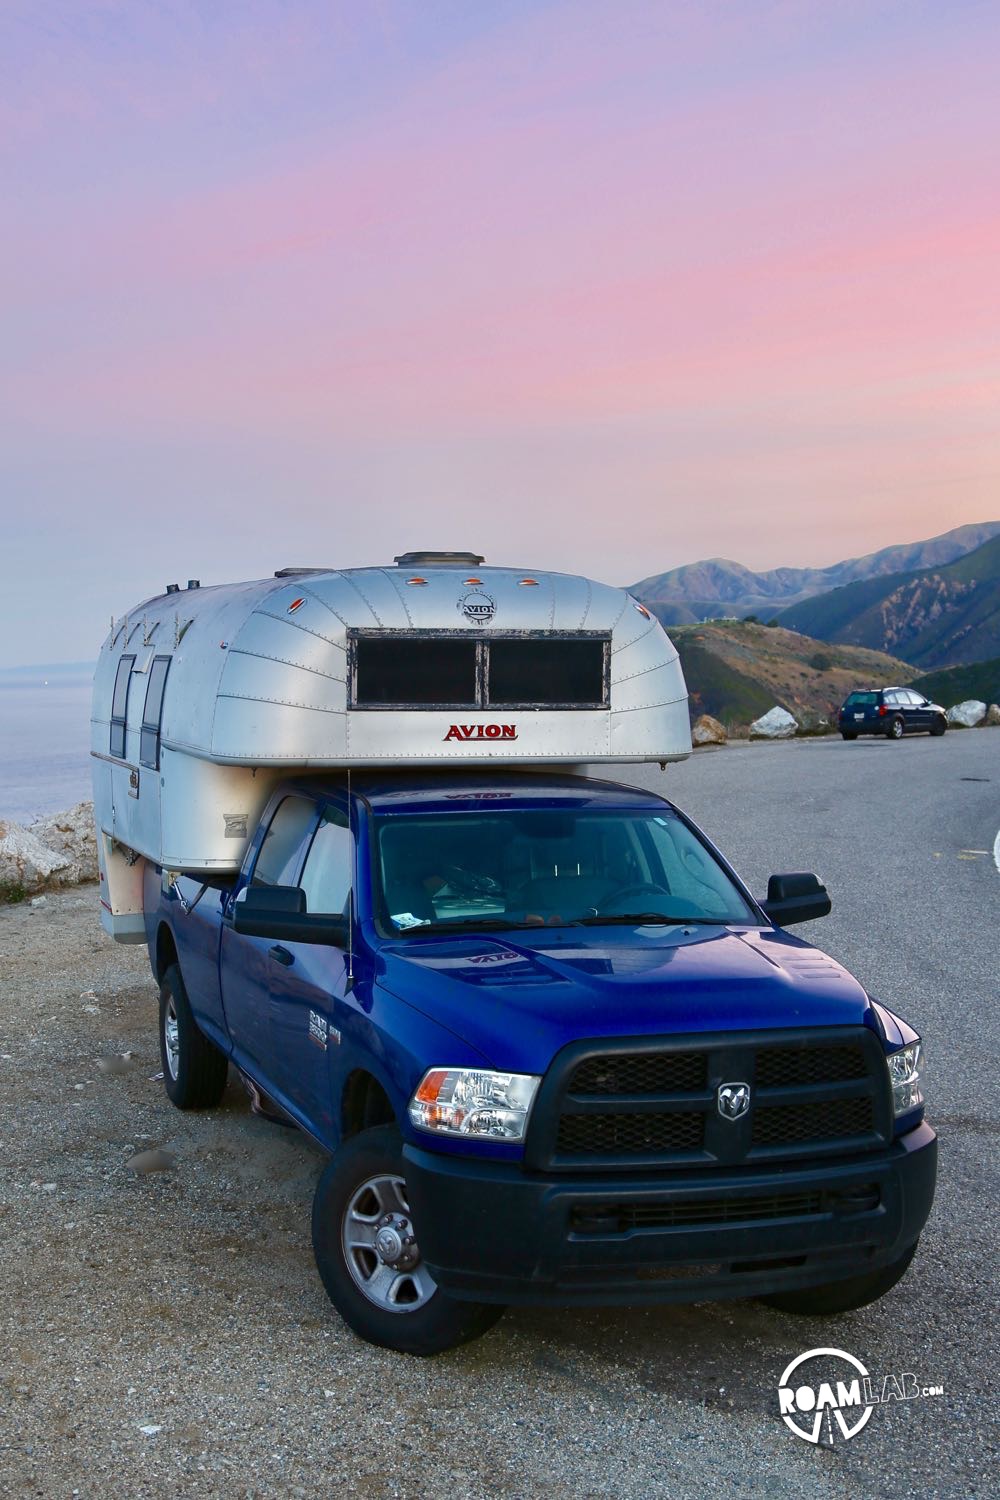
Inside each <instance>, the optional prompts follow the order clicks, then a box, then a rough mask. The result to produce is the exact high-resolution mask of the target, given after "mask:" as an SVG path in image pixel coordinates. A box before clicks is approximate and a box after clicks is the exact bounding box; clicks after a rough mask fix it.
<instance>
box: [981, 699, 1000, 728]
mask: <svg viewBox="0 0 1000 1500" xmlns="http://www.w3.org/2000/svg"><path fill="white" fill-rule="evenodd" d="M983 723H984V724H1000V704H997V703H991V704H990V706H989V708H988V709H987V710H986V718H985V719H984V720H983Z"/></svg>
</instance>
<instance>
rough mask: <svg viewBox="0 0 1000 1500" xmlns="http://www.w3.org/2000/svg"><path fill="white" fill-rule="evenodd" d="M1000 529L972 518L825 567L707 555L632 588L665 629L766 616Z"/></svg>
mask: <svg viewBox="0 0 1000 1500" xmlns="http://www.w3.org/2000/svg"><path fill="white" fill-rule="evenodd" d="M997 536H1000V521H979V522H972V523H969V524H967V525H964V526H956V527H953V528H952V530H951V531H946V532H943V533H942V534H941V535H940V536H934V537H928V538H926V539H925V540H923V541H919V542H903V543H899V544H897V545H894V546H890V547H882V548H880V549H879V551H877V552H871V553H867V554H866V555H865V556H863V557H853V558H847V559H845V560H844V561H843V562H839V563H833V564H831V565H830V566H829V567H825V568H794V567H780V568H771V569H768V570H766V571H764V572H755V571H754V570H753V569H751V568H747V567H745V566H744V565H743V564H742V563H737V562H732V561H730V560H729V559H728V558H722V557H713V558H705V559H703V560H702V561H700V562H694V563H684V564H682V565H681V566H679V567H676V568H671V569H669V570H668V571H667V572H665V573H654V574H650V576H649V577H648V578H644V579H641V580H640V581H639V582H638V583H636V584H633V585H632V586H631V589H630V592H631V593H633V594H634V595H635V596H636V598H637V599H640V600H641V601H642V603H644V604H646V605H647V606H648V607H649V608H650V609H652V610H653V613H654V614H655V615H656V616H657V618H658V619H659V620H660V621H661V623H662V624H664V625H666V626H667V627H668V628H669V627H670V626H671V625H687V624H696V623H698V622H699V621H702V620H707V619H713V618H718V617H719V616H720V615H727V616H731V615H736V616H739V615H744V616H745V615H747V614H760V615H761V616H762V617H764V618H767V619H770V618H771V617H773V616H774V615H776V614H777V613H778V612H779V611H782V610H786V609H789V608H791V607H792V606H794V605H796V604H799V603H801V602H803V601H805V600H807V599H811V598H815V597H816V596H817V595H820V594H825V593H829V592H830V591H831V590H832V589H836V588H841V587H844V586H846V585H848V584H851V583H855V582H861V581H864V580H868V579H875V578H884V577H890V576H893V575H895V574H902V573H909V572H913V571H917V570H920V569H926V568H934V567H941V566H945V565H947V564H948V563H951V562H954V561H956V560H957V559H959V558H961V557H965V556H967V555H968V554H969V553H971V552H974V551H976V550H978V548H979V547H981V546H982V545H983V544H984V543H986V542H988V541H991V540H992V539H993V538H994V537H997Z"/></svg>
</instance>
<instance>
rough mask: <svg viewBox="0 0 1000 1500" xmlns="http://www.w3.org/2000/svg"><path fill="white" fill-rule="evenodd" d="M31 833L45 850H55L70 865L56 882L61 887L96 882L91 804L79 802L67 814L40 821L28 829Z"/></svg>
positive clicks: (54, 815) (94, 839) (92, 807)
mask: <svg viewBox="0 0 1000 1500" xmlns="http://www.w3.org/2000/svg"><path fill="white" fill-rule="evenodd" d="M31 832H32V833H33V834H34V835H35V837H36V838H37V839H40V840H41V842H42V843H43V844H44V845H45V847H46V848H47V849H53V850H55V852H56V853H57V854H62V855H64V856H65V858H66V859H67V860H68V861H69V868H68V869H67V870H66V871H65V872H64V873H63V874H62V875H61V876H60V878H59V884H60V885H76V884H77V883H78V882H79V881H81V880H96V879H97V834H96V832H95V829H94V804H93V803H92V802H78V803H77V804H76V806H75V807H71V808H69V809H68V810H67V811H66V812H60V813H53V815H52V816H51V817H50V818H41V819H39V821H38V822H37V823H33V824H32V825H31Z"/></svg>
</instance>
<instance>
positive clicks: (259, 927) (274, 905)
mask: <svg viewBox="0 0 1000 1500" xmlns="http://www.w3.org/2000/svg"><path fill="white" fill-rule="evenodd" d="M233 929H234V931H236V932H239V933H242V934H243V936H244V937H265V938H281V939H283V940H284V941H285V942H286V943H327V944H329V945H330V946H331V947H334V948H346V947H347V937H348V933H347V919H346V917H328V916H324V915H321V914H319V913H317V914H316V915H315V916H314V915H311V914H310V913H309V912H307V910H306V893H305V891H304V890H303V889H302V888H301V886H297V885H252V886H248V887H247V890H246V893H245V895H243V897H242V899H237V901H236V902H235V903H234V905H233Z"/></svg>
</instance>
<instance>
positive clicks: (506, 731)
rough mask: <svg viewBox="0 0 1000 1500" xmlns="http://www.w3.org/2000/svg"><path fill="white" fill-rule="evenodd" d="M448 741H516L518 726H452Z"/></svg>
mask: <svg viewBox="0 0 1000 1500" xmlns="http://www.w3.org/2000/svg"><path fill="white" fill-rule="evenodd" d="M445 739H446V740H516V739H517V725H516V724H451V725H449V728H448V733H447V734H446V735H445Z"/></svg>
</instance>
